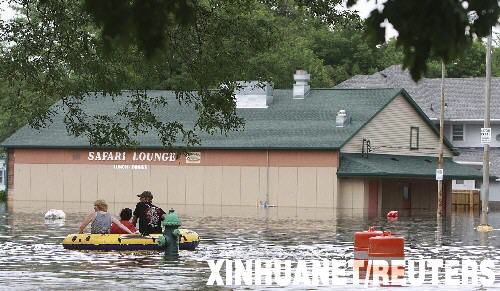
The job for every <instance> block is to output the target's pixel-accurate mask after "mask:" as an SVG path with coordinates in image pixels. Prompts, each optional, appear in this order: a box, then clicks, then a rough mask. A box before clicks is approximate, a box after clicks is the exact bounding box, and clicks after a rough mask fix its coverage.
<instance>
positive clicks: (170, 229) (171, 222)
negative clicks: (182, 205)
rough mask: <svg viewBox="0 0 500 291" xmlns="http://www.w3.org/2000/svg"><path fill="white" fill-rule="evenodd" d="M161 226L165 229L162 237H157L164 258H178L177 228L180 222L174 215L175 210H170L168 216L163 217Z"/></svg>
mask: <svg viewBox="0 0 500 291" xmlns="http://www.w3.org/2000/svg"><path fill="white" fill-rule="evenodd" d="M161 225H163V226H164V227H165V229H164V230H163V235H160V236H159V237H158V244H159V245H160V246H161V247H163V248H164V249H165V256H166V257H178V256H179V236H180V232H179V226H181V220H180V219H179V217H178V216H177V213H175V210H173V209H170V210H169V211H168V214H166V215H164V216H163V220H162V222H161Z"/></svg>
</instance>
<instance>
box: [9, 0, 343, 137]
mask: <svg viewBox="0 0 500 291" xmlns="http://www.w3.org/2000/svg"><path fill="white" fill-rule="evenodd" d="M15 2H16V3H17V4H18V7H19V9H20V14H21V17H20V18H17V19H14V20H12V21H8V22H4V23H2V27H1V35H0V40H1V42H2V43H4V44H9V45H8V46H5V47H4V48H3V50H2V56H1V57H2V58H1V63H0V65H1V72H0V74H1V77H2V79H3V80H5V82H6V86H7V87H8V90H10V92H12V93H11V94H10V95H9V96H11V98H12V100H11V101H12V102H10V103H6V104H8V106H9V108H8V110H10V112H16V111H17V112H22V113H23V115H24V116H26V120H28V121H29V122H30V124H31V125H32V126H34V127H41V126H44V125H45V124H46V122H47V121H50V118H51V116H52V115H53V114H54V111H53V110H52V109H49V106H50V105H51V104H52V103H53V102H54V101H56V100H60V103H59V104H60V106H62V107H64V108H66V110H67V113H66V115H65V122H66V124H67V129H68V131H69V132H70V133H71V134H73V135H75V136H81V135H83V136H86V137H87V138H88V139H89V141H90V142H91V144H93V145H115V146H131V145H135V144H136V140H135V137H136V136H137V135H138V134H141V133H143V132H146V131H150V130H156V131H157V132H158V136H159V138H160V140H161V142H162V143H163V144H164V145H165V146H172V145H173V144H174V142H175V141H176V140H177V137H178V136H180V137H181V140H182V142H183V143H185V144H187V145H193V144H196V143H198V142H199V139H198V137H197V132H199V131H206V132H209V133H214V132H216V131H220V132H221V133H227V132H228V131H230V130H238V129H241V127H242V125H243V120H242V119H241V118H239V117H238V116H237V115H236V111H235V100H234V89H235V88H236V86H237V85H236V82H235V81H236V80H245V79H258V80H273V81H275V82H276V84H277V86H278V87H279V86H285V85H289V82H290V81H291V80H290V79H291V76H292V72H293V71H294V70H295V69H297V68H305V69H308V70H311V71H312V72H313V73H314V75H313V80H312V82H313V84H319V85H322V84H324V85H330V84H331V80H330V76H329V75H328V74H327V71H326V70H325V68H324V65H323V63H322V61H321V60H320V59H318V58H317V57H316V56H315V55H314V53H313V52H312V51H311V50H310V49H308V46H309V40H308V39H307V37H305V36H304V35H299V34H297V35H295V36H296V37H298V38H300V39H302V40H301V41H298V42H297V41H295V39H294V35H291V36H289V35H288V34H287V29H288V28H290V27H291V25H292V24H293V23H294V21H296V20H299V21H300V22H301V23H311V25H327V23H326V20H325V19H324V18H321V17H318V18H314V17H311V13H312V10H311V11H309V10H304V9H301V8H300V7H298V6H296V5H293V6H290V7H289V6H286V5H284V4H283V3H288V1H284V2H283V3H278V4H280V5H274V4H273V5H271V4H269V3H266V1H257V0H240V1H236V2H235V1H232V0H231V1H230V0H220V1H219V0H218V1H199V2H196V5H194V4H193V5H190V6H189V11H188V12H189V21H184V20H182V21H180V20H177V19H176V18H173V19H170V18H169V20H168V21H167V22H165V23H164V24H158V25H157V26H155V27H153V29H157V30H158V31H157V32H156V33H152V34H151V35H150V36H141V37H143V38H138V37H137V35H138V34H139V33H140V32H141V31H142V30H141V27H142V26H141V25H143V24H141V25H139V23H138V22H137V21H142V20H140V19H139V20H138V19H137V17H136V16H134V17H135V18H134V17H132V19H134V21H132V22H130V21H129V20H127V21H126V22H125V23H121V22H120V23H121V24H122V25H124V26H125V27H126V28H127V29H125V30H122V29H121V28H120V29H118V30H117V31H114V30H113V29H111V28H107V27H106V25H105V24H103V26H102V27H101V26H99V25H96V21H97V23H98V24H101V22H105V21H106V20H104V19H101V20H99V19H100V18H99V15H96V14H95V13H94V14H92V15H91V14H89V13H87V12H86V11H89V10H92V9H93V8H92V7H91V6H92V5H90V6H89V3H90V2H89V1H86V2H85V1H83V0H82V1H69V0H44V1H41V0H40V1H28V0H16V1H15ZM118 2H120V3H118ZM167 2H168V1H167ZM174 2H175V1H171V2H169V3H174ZM131 3H132V2H131ZM134 3H135V2H134ZM154 3H156V2H151V3H150V4H151V5H153V4H154ZM273 3H274V2H273ZM84 4H86V5H84ZM91 4H92V3H91ZM101 4H102V5H117V6H111V7H115V8H117V7H120V5H122V4H123V3H121V1H111V2H109V3H108V2H106V1H104V2H102V3H101ZM156 4H158V3H156ZM156 4H155V5H156ZM282 4H283V5H282ZM94 5H100V4H99V3H94ZM127 5H128V4H127ZM137 5H140V4H138V3H135V4H134V5H132V6H133V7H132V6H130V7H128V6H127V7H128V8H127V7H125V8H123V9H125V10H127V9H132V10H130V11H129V12H127V13H132V12H131V11H136V12H134V13H137V10H135V9H145V10H141V11H143V18H147V17H148V15H149V13H159V14H154V15H164V16H165V15H167V14H168V13H167V12H165V11H163V12H161V11H156V12H155V11H152V9H153V8H154V7H155V6H154V5H153V6H148V7H142V8H138V7H139V6H137ZM148 5H149V4H148ZM158 5H160V4H158ZM103 7H104V8H106V9H108V11H109V10H110V7H108V6H103ZM103 7H101V8H99V9H104V8H103ZM146 8H147V9H146ZM157 8H158V9H167V8H168V7H166V6H161V5H160V7H157ZM125 10H122V9H121V8H120V9H118V11H122V13H125V12H124V11H125ZM153 10H154V9H153ZM172 11H173V12H172ZM172 11H171V12H169V13H173V14H176V13H177V12H178V10H175V9H174V10H172ZM175 11H177V12H175ZM94 12H95V11H94ZM114 12H115V11H112V12H110V14H111V15H112V17H110V19H111V20H113V19H114V21H123V20H117V19H115V18H114V16H113V15H114ZM127 13H125V14H124V15H129V14H127ZM162 13H163V14H162ZM165 13H167V14H165ZM118 14H119V13H118ZM329 17H330V18H328V19H329V20H328V21H330V19H331V17H333V16H329ZM339 17H342V16H339ZM312 18H314V21H309V20H308V19H312ZM129 22H130V23H129ZM141 23H142V22H141ZM130 27H135V28H133V29H130ZM285 27H286V28H285ZM101 32H102V33H101ZM160 32H161V35H162V36H161V37H162V46H158V47H157V48H159V47H161V48H162V49H161V50H158V49H156V50H151V51H148V50H146V48H148V47H149V44H150V43H149V41H150V40H151V39H154V35H157V34H158V33H160ZM109 33H116V35H117V36H116V37H113V36H112V35H109ZM124 33H129V34H127V35H126V36H123V34H124ZM120 36H122V37H120ZM304 52H305V53H304ZM278 57H281V58H283V59H284V60H285V61H282V62H281V63H280V62H278V61H276V62H274V60H279V58H278ZM273 58H274V59H273ZM286 60H293V61H292V62H287V61H286ZM292 64H293V65H295V66H297V67H295V68H293V69H292V68H291V67H292ZM265 67H269V68H270V69H269V70H267V71H266V70H260V68H265ZM283 70H287V72H286V73H284V72H283ZM285 75H289V76H290V77H285V78H283V76H285ZM122 89H130V90H132V92H133V96H132V98H131V99H130V100H129V101H127V102H125V103H124V104H122V105H121V107H119V108H117V110H116V112H117V114H116V116H109V115H89V114H88V113H87V112H85V110H83V109H82V108H81V106H80V104H81V102H82V100H83V98H88V96H87V95H88V93H89V92H102V93H105V94H109V95H112V96H113V97H114V98H120V93H121V90H122ZM146 89H168V90H174V91H176V94H177V98H178V100H179V102H181V103H184V104H185V105H186V106H192V107H193V108H195V110H196V111H197V112H198V119H197V120H196V122H195V124H194V126H192V127H185V126H184V125H183V124H180V123H178V122H176V121H164V120H162V119H161V118H159V116H158V115H157V114H155V112H158V110H159V109H162V108H166V107H167V106H168V104H167V102H166V99H165V98H164V96H159V97H152V96H150V95H149V94H148V92H147V91H146ZM53 109H54V108H53ZM55 109H57V108H55Z"/></svg>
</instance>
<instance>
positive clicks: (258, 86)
mask: <svg viewBox="0 0 500 291" xmlns="http://www.w3.org/2000/svg"><path fill="white" fill-rule="evenodd" d="M237 85H238V87H239V88H238V89H236V92H235V97H236V108H267V107H268V106H270V105H271V103H273V86H272V85H271V84H270V83H269V82H261V81H248V82H247V81H238V82H237Z"/></svg>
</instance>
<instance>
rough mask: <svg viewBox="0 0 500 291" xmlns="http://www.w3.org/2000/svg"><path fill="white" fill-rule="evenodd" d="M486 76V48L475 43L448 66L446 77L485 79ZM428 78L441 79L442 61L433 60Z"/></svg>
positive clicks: (428, 71) (477, 41)
mask: <svg viewBox="0 0 500 291" xmlns="http://www.w3.org/2000/svg"><path fill="white" fill-rule="evenodd" d="M485 74H486V47H485V45H484V44H483V43H482V42H481V41H479V40H476V41H474V42H473V43H472V44H471V46H469V47H468V48H467V49H466V50H465V51H464V53H463V55H462V56H461V57H459V58H456V59H454V60H451V61H450V63H448V64H446V76H447V77H450V78H466V77H484V76H485ZM425 76H426V77H428V78H441V61H440V60H438V59H436V58H433V59H432V60H431V61H430V62H429V63H428V70H427V73H426V74H425Z"/></svg>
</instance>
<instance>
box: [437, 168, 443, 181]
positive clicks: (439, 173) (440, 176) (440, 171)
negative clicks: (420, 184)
mask: <svg viewBox="0 0 500 291" xmlns="http://www.w3.org/2000/svg"><path fill="white" fill-rule="evenodd" d="M443 175H444V171H443V169H436V181H443Z"/></svg>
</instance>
